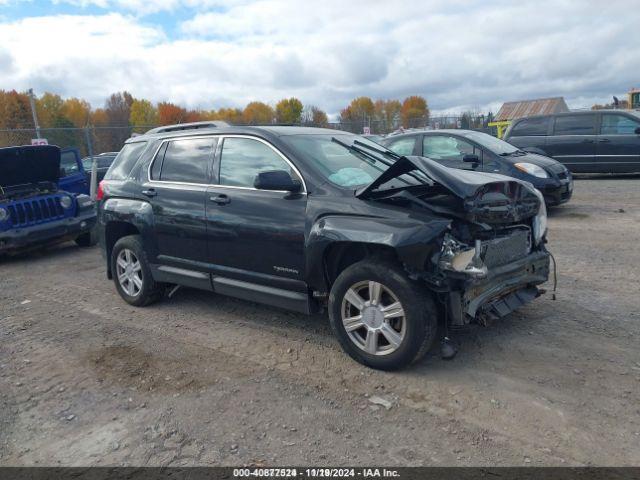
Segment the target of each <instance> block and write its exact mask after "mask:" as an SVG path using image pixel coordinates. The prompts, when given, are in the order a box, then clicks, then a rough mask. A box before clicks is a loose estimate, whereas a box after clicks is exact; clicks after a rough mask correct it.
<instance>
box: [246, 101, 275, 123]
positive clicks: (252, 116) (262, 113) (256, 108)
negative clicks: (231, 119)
mask: <svg viewBox="0 0 640 480" xmlns="http://www.w3.org/2000/svg"><path fill="white" fill-rule="evenodd" d="M273 117H274V112H273V108H271V107H270V106H269V105H267V104H266V103H262V102H250V103H248V104H247V106H246V107H244V111H243V112H242V121H243V122H244V123H246V124H248V125H267V124H270V123H272V122H273Z"/></svg>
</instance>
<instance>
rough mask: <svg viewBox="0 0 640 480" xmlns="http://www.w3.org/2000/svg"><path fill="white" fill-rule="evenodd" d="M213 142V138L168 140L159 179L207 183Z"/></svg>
mask: <svg viewBox="0 0 640 480" xmlns="http://www.w3.org/2000/svg"><path fill="white" fill-rule="evenodd" d="M214 142H215V139H214V138H186V139H183V140H173V141H171V142H168V145H167V150H166V151H165V154H164V160H163V161H162V168H161V170H160V180H161V181H163V182H185V183H208V179H209V174H208V172H209V164H210V163H211V158H212V154H213V145H214ZM158 160H159V157H158V158H156V162H157V161H158ZM154 167H155V162H154ZM152 169H153V167H152Z"/></svg>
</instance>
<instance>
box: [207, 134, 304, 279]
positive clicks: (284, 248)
mask: <svg viewBox="0 0 640 480" xmlns="http://www.w3.org/2000/svg"><path fill="white" fill-rule="evenodd" d="M218 151H219V152H220V155H219V158H217V159H216V166H215V168H214V170H215V171H216V173H217V185H215V186H211V187H210V188H209V189H208V191H207V202H206V215H207V235H208V238H209V242H208V248H209V259H210V262H211V263H212V264H214V267H216V269H217V272H218V274H219V275H221V276H223V277H227V276H228V277H231V278H235V279H238V280H242V281H246V282H251V283H256V284H261V285H269V286H273V287H276V288H285V289H294V290H295V289H300V287H301V286H303V285H304V283H303V279H304V242H305V238H304V231H305V209H306V203H307V196H306V193H305V192H304V191H303V192H302V193H295V194H293V193H290V192H282V191H267V190H257V189H256V188H254V181H255V178H256V176H257V175H258V173H260V172H264V171H270V170H285V171H288V172H289V173H290V174H291V175H292V177H293V178H297V179H299V180H301V179H300V177H299V174H298V172H297V171H296V170H295V169H294V168H293V167H292V165H291V164H290V163H289V162H288V160H286V159H285V157H284V156H283V155H282V154H281V153H280V152H279V151H277V150H276V149H275V148H274V147H273V146H272V145H270V144H269V143H267V142H266V141H263V140H261V139H257V138H250V137H242V136H234V137H231V136H230V137H225V138H224V140H223V144H222V148H218ZM214 175H215V174H214Z"/></svg>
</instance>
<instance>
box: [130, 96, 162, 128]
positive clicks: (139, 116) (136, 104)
mask: <svg viewBox="0 0 640 480" xmlns="http://www.w3.org/2000/svg"><path fill="white" fill-rule="evenodd" d="M129 123H130V124H131V125H133V126H134V127H147V126H151V125H156V124H157V123H158V110H156V108H155V107H154V106H153V105H152V104H151V102H150V101H149V100H134V101H133V103H132V104H131V112H130V113H129Z"/></svg>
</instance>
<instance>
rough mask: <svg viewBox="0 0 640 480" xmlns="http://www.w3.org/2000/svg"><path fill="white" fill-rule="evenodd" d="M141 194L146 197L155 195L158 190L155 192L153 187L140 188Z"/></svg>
mask: <svg viewBox="0 0 640 480" xmlns="http://www.w3.org/2000/svg"><path fill="white" fill-rule="evenodd" d="M142 194H143V195H146V196H147V197H155V196H156V195H157V194H158V192H156V191H155V189H154V188H149V189H148V190H142Z"/></svg>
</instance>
